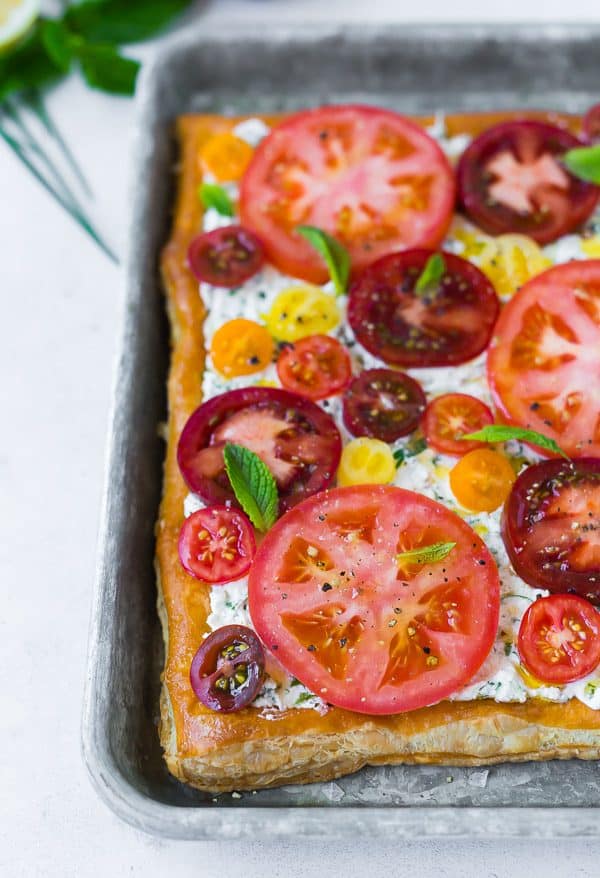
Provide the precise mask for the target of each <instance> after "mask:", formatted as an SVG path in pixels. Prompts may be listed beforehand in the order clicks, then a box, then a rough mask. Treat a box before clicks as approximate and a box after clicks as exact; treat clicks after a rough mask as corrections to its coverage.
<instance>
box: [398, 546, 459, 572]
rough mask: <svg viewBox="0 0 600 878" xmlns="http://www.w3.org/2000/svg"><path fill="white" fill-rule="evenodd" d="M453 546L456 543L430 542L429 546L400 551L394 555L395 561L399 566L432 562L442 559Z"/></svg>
mask: <svg viewBox="0 0 600 878" xmlns="http://www.w3.org/2000/svg"><path fill="white" fill-rule="evenodd" d="M455 546H456V543H432V544H431V545H430V546H421V547H420V548H419V549H411V550H410V551H408V552H400V554H399V555H396V561H397V562H398V564H399V565H400V566H401V567H403V566H405V565H407V564H433V563H435V562H436V561H443V560H444V558H446V557H447V556H448V555H449V554H450V552H451V551H452V549H453V548H454V547H455Z"/></svg>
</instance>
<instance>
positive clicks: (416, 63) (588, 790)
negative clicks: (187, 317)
mask: <svg viewBox="0 0 600 878" xmlns="http://www.w3.org/2000/svg"><path fill="white" fill-rule="evenodd" d="M599 81H600V29H598V28H597V27H596V28H594V27H593V26H589V27H586V26H577V27H573V28H567V27H564V26H549V27H535V26H527V27H523V26H519V27H517V26H514V27H512V26H493V27H491V26H469V27H450V26H434V27H406V28H400V27H397V26H395V27H369V26H359V27H346V28H342V27H338V26H333V25H332V26H328V27H321V26H319V27H310V28H304V27H302V28H301V27H298V26H293V27H287V28H285V29H279V30H277V29H276V30H270V31H269V34H268V37H264V38H261V37H259V36H254V35H249V34H248V33H247V32H246V29H236V28H233V27H232V28H229V29H228V30H227V32H220V33H211V32H209V31H207V29H206V28H204V27H202V26H199V27H197V28H196V29H194V30H188V31H186V32H185V34H184V35H183V36H179V37H177V38H175V39H174V40H172V41H170V42H169V43H167V44H165V47H164V48H163V49H162V50H161V52H160V53H159V55H158V56H157V57H156V59H155V61H154V63H153V64H152V65H151V66H150V67H149V69H147V70H146V71H145V73H144V75H143V79H142V84H141V89H140V94H139V100H138V110H139V130H138V139H137V167H136V188H135V192H134V210H133V218H132V223H131V238H130V252H129V261H128V267H127V275H126V279H127V288H126V296H125V302H124V313H123V321H122V338H121V348H120V350H121V354H120V359H119V363H118V368H117V374H116V376H115V386H114V405H113V411H112V418H111V426H110V438H109V450H108V459H107V468H106V488H105V495H104V506H103V515H102V528H101V533H100V546H99V561H98V570H97V579H96V586H95V597H94V603H93V611H92V620H91V629H90V649H89V661H88V671H87V685H86V693H85V704H84V715H83V749H84V758H85V760H86V762H87V765H88V768H89V771H90V774H91V777H92V780H93V782H94V784H95V785H96V787H97V789H98V791H99V793H100V795H101V796H102V797H103V798H104V799H105V800H106V801H107V803H108V804H109V805H110V807H111V808H113V810H114V811H115V812H116V813H117V814H119V815H120V816H121V817H123V818H124V819H125V820H127V821H129V822H130V823H132V824H134V825H135V826H138V827H140V828H142V829H144V830H146V831H148V832H152V833H156V834H157V835H163V836H169V837H176V838H195V839H199V838H217V837H219V838H226V837H230V838H234V837H245V836H248V837H254V838H256V837H257V836H258V837H263V838H269V837H282V836H296V837H297V836H313V837H318V836H327V837H332V836H345V835H352V836H356V835H357V834H361V833H365V834H368V835H369V836H374V835H379V836H389V835H390V834H392V833H393V835H394V837H395V838H402V837H406V838H408V837H423V836H454V837H456V836H487V837H489V836H537V837H548V838H549V837H556V836H561V835H562V836H569V835H586V836H598V835H600V821H599V820H598V811H597V810H596V808H597V806H598V804H599V803H600V768H599V767H598V765H597V764H596V763H581V762H574V761H573V762H562V763H559V762H550V763H527V764H521V765H502V766H495V767H490V768H489V769H480V768H479V769H468V768H465V769H457V768H446V767H439V766H431V767H428V766H396V767H383V768H378V769H375V768H369V769H365V770H364V771H362V772H360V773H359V774H357V775H353V776H351V777H348V778H343V779H340V780H339V781H336V782H334V783H327V784H314V785H309V786H305V787H300V786H293V787H292V786H288V787H282V788H280V789H276V790H268V791H262V792H259V793H257V794H255V795H252V794H243V795H242V797H241V798H237V797H232V796H230V795H226V796H220V797H218V798H217V799H213V798H212V797H211V796H208V795H205V794H202V793H199V792H197V791H194V790H192V789H190V788H188V787H185V786H184V785H182V784H179V783H177V782H176V781H175V780H174V779H173V778H172V777H171V776H170V775H169V774H168V772H167V771H166V768H165V767H164V763H163V760H162V756H161V752H160V747H159V744H158V737H157V728H156V725H157V718H158V692H159V675H160V670H161V665H162V641H161V635H160V630H159V624H158V619H157V616H156V609H155V599H156V590H155V581H154V571H153V551H154V546H153V542H154V538H153V527H154V522H155V519H156V514H157V508H158V502H159V496H160V489H161V466H162V458H163V453H164V447H163V444H162V442H161V441H160V440H159V438H158V435H157V424H158V423H159V422H160V421H161V420H163V419H164V417H165V377H166V372H167V358H168V341H167V338H168V335H167V324H166V318H165V313H164V304H163V296H162V291H161V286H160V280H159V275H158V253H159V250H160V248H161V246H162V244H163V243H164V242H165V240H166V238H167V236H168V229H169V223H170V218H171V205H172V196H173V165H174V162H175V161H176V154H175V146H174V142H173V136H172V130H173V126H172V123H173V120H174V118H175V117H176V116H177V115H178V114H180V113H183V112H190V111H212V112H220V113H227V112H231V113H233V112H235V113H240V112H249V113H256V112H259V111H273V110H279V109H291V108H297V107H302V106H308V105H316V104H319V103H322V102H334V101H348V100H359V101H368V102H372V103H377V104H379V105H383V106H390V107H393V108H395V109H398V110H400V111H402V112H407V113H411V112H432V111H435V110H439V109H444V110H447V111H453V110H463V109H466V110H475V109H480V110H483V109H491V108H500V107H546V108H556V109H560V110H580V109H583V108H585V107H586V106H589V105H590V104H591V103H594V102H595V101H597V100H598V98H599V92H598V82H599Z"/></svg>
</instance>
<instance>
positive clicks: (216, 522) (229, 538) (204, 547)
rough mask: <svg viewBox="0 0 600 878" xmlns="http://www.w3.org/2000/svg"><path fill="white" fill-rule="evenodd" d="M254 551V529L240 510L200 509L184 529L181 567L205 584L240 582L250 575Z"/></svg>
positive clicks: (187, 519) (181, 546) (187, 521)
mask: <svg viewBox="0 0 600 878" xmlns="http://www.w3.org/2000/svg"><path fill="white" fill-rule="evenodd" d="M255 551H256V544H255V542H254V531H253V530H252V525H251V524H250V522H249V521H248V519H247V518H246V516H245V515H244V513H243V512H240V511H238V510H237V509H230V508H228V507H226V506H209V507H208V508H206V509H198V510H197V511H196V512H193V513H192V514H191V515H190V516H188V518H186V520H185V521H184V523H183V527H182V528H181V534H180V537H179V558H180V560H181V563H182V565H183V567H184V568H185V569H186V570H187V572H188V573H191V575H192V576H195V577H196V579H200V580H202V581H203V582H210V583H224V582H232V581H233V580H234V579H239V578H240V577H241V576H244V575H245V574H246V573H247V572H248V570H249V568H250V564H251V563H252V559H253V558H254V553H255Z"/></svg>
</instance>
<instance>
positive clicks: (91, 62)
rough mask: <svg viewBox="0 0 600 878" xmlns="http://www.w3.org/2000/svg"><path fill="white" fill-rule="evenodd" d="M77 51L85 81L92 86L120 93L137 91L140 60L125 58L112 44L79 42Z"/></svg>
mask: <svg viewBox="0 0 600 878" xmlns="http://www.w3.org/2000/svg"><path fill="white" fill-rule="evenodd" d="M76 53H77V58H78V59H79V63H80V64H81V71H82V73H83V75H84V77H85V81H86V82H87V84H88V85H90V86H91V87H92V88H98V89H100V90H101V91H107V92H110V93H111V94H118V95H132V94H133V93H134V92H135V81H136V78H137V75H138V71H139V69H140V64H139V61H134V60H133V59H132V58H124V57H123V56H122V55H119V53H118V51H117V50H116V49H114V48H113V47H112V46H95V45H88V44H87V43H79V44H78V45H77V48H76Z"/></svg>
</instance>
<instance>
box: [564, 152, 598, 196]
mask: <svg viewBox="0 0 600 878" xmlns="http://www.w3.org/2000/svg"><path fill="white" fill-rule="evenodd" d="M562 161H563V164H564V165H565V167H566V168H567V169H568V170H569V171H570V172H571V173H572V174H574V175H575V176H576V177H579V179H580V180H587V182H588V183H595V184H596V185H597V186H600V144H597V145H596V146H578V147H577V148H576V149H570V150H569V151H568V152H566V153H565V154H564V156H563V157H562Z"/></svg>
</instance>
